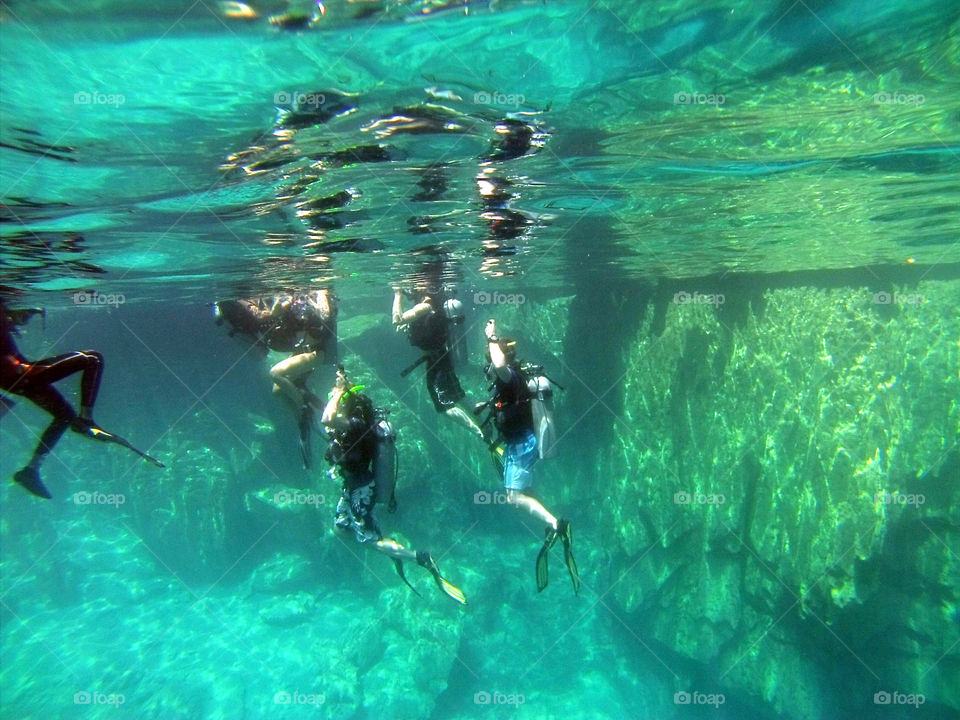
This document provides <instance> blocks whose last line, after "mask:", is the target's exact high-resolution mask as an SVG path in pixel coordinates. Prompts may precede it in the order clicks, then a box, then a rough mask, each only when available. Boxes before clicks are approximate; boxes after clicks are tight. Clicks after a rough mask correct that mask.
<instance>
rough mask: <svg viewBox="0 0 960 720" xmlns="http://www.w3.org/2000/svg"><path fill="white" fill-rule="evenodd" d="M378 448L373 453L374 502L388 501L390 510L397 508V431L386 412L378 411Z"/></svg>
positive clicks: (376, 426) (376, 430)
mask: <svg viewBox="0 0 960 720" xmlns="http://www.w3.org/2000/svg"><path fill="white" fill-rule="evenodd" d="M373 435H374V437H375V438H376V450H375V451H374V454H373V478H374V482H375V483H376V484H375V485H374V502H377V503H386V504H387V509H388V510H389V511H390V512H395V511H396V509H397V498H396V488H397V473H398V468H397V433H396V432H395V431H394V429H393V425H392V424H391V423H390V421H389V420H387V417H386V413H384V412H382V411H377V424H376V425H375V426H374V428H373Z"/></svg>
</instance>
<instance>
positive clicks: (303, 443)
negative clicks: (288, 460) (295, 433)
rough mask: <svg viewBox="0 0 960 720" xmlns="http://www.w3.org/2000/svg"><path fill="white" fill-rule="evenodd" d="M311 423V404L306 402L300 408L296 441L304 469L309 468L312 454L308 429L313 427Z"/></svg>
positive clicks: (312, 422) (312, 421)
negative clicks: (298, 436)
mask: <svg viewBox="0 0 960 720" xmlns="http://www.w3.org/2000/svg"><path fill="white" fill-rule="evenodd" d="M313 424H314V420H313V406H312V405H311V404H310V403H309V402H306V403H304V404H303V407H302V408H301V409H300V420H299V422H298V425H299V428H300V438H299V439H298V441H297V445H298V447H299V448H300V459H301V460H303V467H304V469H306V470H309V469H310V460H311V455H312V453H311V448H310V431H311V430H312V428H313Z"/></svg>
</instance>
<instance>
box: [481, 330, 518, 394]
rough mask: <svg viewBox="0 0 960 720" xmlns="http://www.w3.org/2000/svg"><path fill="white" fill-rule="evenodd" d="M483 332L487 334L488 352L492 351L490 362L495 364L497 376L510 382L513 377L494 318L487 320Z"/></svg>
mask: <svg viewBox="0 0 960 720" xmlns="http://www.w3.org/2000/svg"><path fill="white" fill-rule="evenodd" d="M483 332H484V335H486V336H487V352H488V353H490V362H491V364H492V365H493V369H494V371H495V372H496V373H497V377H498V378H500V379H501V380H502V381H503V382H510V379H511V377H512V375H511V373H510V367H509V366H508V365H507V356H506V355H505V354H504V352H503V350H502V349H501V348H500V338H498V337H497V324H496V323H495V322H494V320H493V318H490V319H489V320H488V321H487V325H486V327H485V328H484V329H483Z"/></svg>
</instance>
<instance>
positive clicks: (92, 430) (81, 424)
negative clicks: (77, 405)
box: [73, 418, 166, 468]
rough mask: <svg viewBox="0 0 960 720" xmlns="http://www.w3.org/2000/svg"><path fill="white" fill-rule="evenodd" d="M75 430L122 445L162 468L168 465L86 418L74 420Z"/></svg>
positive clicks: (103, 440)
mask: <svg viewBox="0 0 960 720" xmlns="http://www.w3.org/2000/svg"><path fill="white" fill-rule="evenodd" d="M73 430H74V432H78V433H80V434H81V435H84V436H86V437H88V438H92V439H94V440H100V441H101V442H111V443H114V444H116V445H120V446H121V447H125V448H126V449H127V450H129V451H131V452H134V453H136V454H137V455H139V456H140V457H142V458H143V459H144V460H146V461H148V462H151V463H153V464H154V465H156V466H157V467H161V468H162V467H166V465H164V464H163V463H162V462H160V461H159V460H157V459H156V458H154V457H150V456H149V455H147V454H146V453H145V452H143V451H142V450H138V449H137V448H135V447H134V446H133V445H131V444H130V443H129V442H127V441H126V440H125V439H124V438H122V437H120V436H119V435H114V434H113V433H111V432H107V431H106V430H104V429H103V428H101V427H97V426H96V425H95V424H94V423H93V422H91V421H90V420H84V419H82V418H78V419H76V420H74V421H73Z"/></svg>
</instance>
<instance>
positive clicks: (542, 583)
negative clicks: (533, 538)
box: [537, 543, 550, 592]
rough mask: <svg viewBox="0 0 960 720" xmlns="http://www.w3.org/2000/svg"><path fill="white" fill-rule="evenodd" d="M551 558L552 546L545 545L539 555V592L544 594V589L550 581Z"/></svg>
mask: <svg viewBox="0 0 960 720" xmlns="http://www.w3.org/2000/svg"><path fill="white" fill-rule="evenodd" d="M549 557H550V545H548V544H547V543H544V544H543V547H542V548H540V552H539V553H537V592H543V589H544V588H545V587H546V586H547V583H548V582H549V581H550V576H549V570H550V568H549V564H548V559H549Z"/></svg>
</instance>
